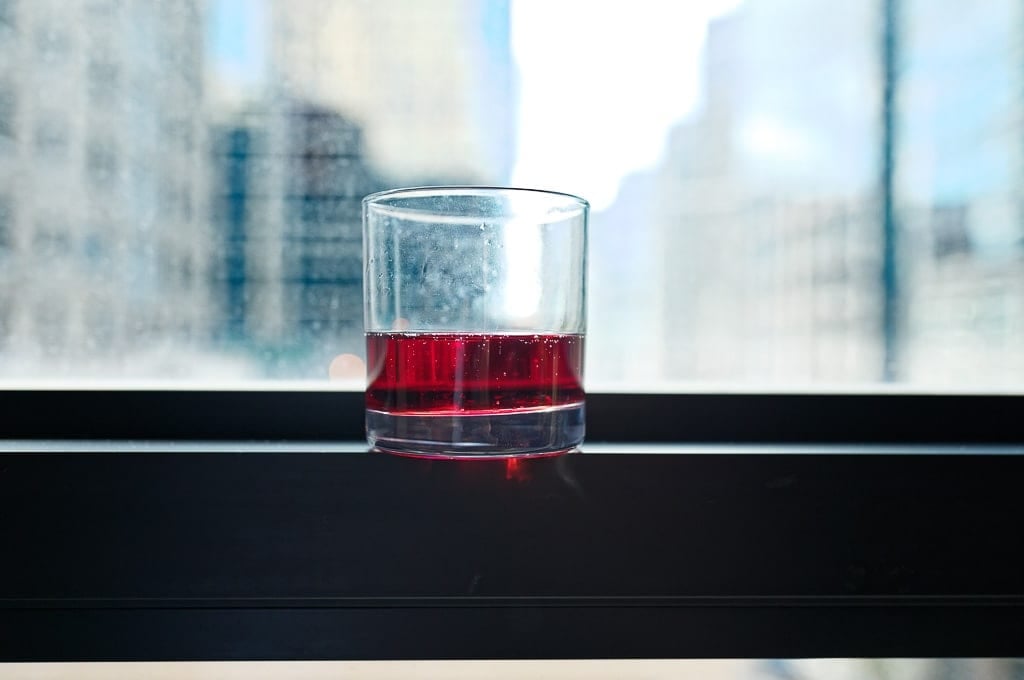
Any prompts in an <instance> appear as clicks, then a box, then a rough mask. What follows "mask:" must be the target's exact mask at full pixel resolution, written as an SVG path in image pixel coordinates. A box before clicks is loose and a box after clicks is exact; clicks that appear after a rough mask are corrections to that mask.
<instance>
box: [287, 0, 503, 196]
mask: <svg viewBox="0 0 1024 680" xmlns="http://www.w3.org/2000/svg"><path fill="white" fill-rule="evenodd" d="M271 7H272V11H271V17H272V18H271V22H270V23H271V26H272V29H271V41H272V47H271V58H270V63H271V68H270V71H271V73H270V78H271V81H272V83H273V87H277V88H280V90H281V91H282V92H284V93H286V94H288V95H289V96H296V97H300V98H304V99H307V100H310V101H316V102H318V103H319V104H322V105H325V106H329V107H331V108H333V109H335V110H337V111H342V112H345V115H346V116H348V117H350V118H351V119H352V120H353V122H355V123H356V124H358V125H360V126H362V127H363V129H364V130H365V132H366V153H367V157H368V158H369V160H370V161H371V162H372V163H373V164H374V165H375V166H376V167H378V168H380V169H381V170H382V171H383V172H385V173H386V174H387V175H388V176H389V177H391V178H392V179H393V181H394V182H395V183H397V184H417V183H424V182H437V181H458V182H463V183H505V182H507V181H508V179H509V175H510V173H511V168H512V164H513V161H514V152H515V148H516V134H515V130H516V122H515V121H516V116H517V110H516V109H517V96H516V91H517V90H516V76H515V66H514V62H513V58H512V53H511V46H510V40H509V30H510V29H509V21H510V20H509V2H508V0H431V1H430V2H406V1H405V0H352V1H349V2H343V3H336V2H324V0H271Z"/></svg>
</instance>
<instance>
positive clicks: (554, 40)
mask: <svg viewBox="0 0 1024 680" xmlns="http://www.w3.org/2000/svg"><path fill="white" fill-rule="evenodd" d="M738 4H739V0H624V1H621V2H604V1H601V0H599V1H588V0H513V4H512V50H513V53H514V56H515V58H516V61H517V62H518V65H519V77H520V111H519V132H518V135H519V149H518V155H517V164H516V168H515V171H514V173H513V178H512V183H513V184H514V185H517V186H532V187H540V188H549V189H558V190H561V191H568V192H570V193H575V194H579V195H581V196H583V197H584V198H586V199H587V200H589V201H590V202H591V204H592V206H593V207H594V209H595V210H600V209H602V208H605V207H607V206H608V205H609V204H610V203H611V202H612V201H613V200H614V199H615V194H616V191H617V189H618V185H619V182H620V180H621V179H622V178H623V177H624V176H625V175H627V174H629V173H630V172H633V171H635V170H639V169H642V168H645V167H649V166H651V165H653V164H655V163H656V162H657V160H658V158H659V156H660V154H661V150H662V147H663V145H664V142H665V137H666V134H667V133H668V131H669V129H670V128H671V127H672V125H673V124H674V123H676V122H678V121H679V120H680V119H681V118H683V117H684V116H685V115H686V114H687V113H688V112H690V111H691V110H692V109H693V107H694V105H695V104H696V103H697V97H698V93H699V87H700V59H701V50H702V48H703V44H704V36H705V32H706V30H707V24H708V21H709V20H710V19H711V18H713V17H715V16H718V15H720V14H723V13H724V12H726V11H728V10H729V9H732V8H734V7H736V6H737V5H738Z"/></svg>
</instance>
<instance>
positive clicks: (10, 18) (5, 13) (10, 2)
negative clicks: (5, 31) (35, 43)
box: [0, 0, 17, 28]
mask: <svg viewBox="0 0 1024 680" xmlns="http://www.w3.org/2000/svg"><path fill="white" fill-rule="evenodd" d="M16 2H17V0H0V27H4V28H14V26H15V21H14V12H15V10H16V9H17V8H16V7H15V3H16Z"/></svg>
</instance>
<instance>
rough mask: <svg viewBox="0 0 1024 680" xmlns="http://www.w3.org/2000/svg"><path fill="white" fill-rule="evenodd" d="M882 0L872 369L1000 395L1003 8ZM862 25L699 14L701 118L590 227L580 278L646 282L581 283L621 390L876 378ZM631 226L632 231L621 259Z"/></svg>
mask: <svg viewBox="0 0 1024 680" xmlns="http://www.w3.org/2000/svg"><path fill="white" fill-rule="evenodd" d="M893 6H894V8H895V9H896V12H895V22H896V23H895V25H894V26H893V29H894V35H895V40H896V44H895V49H896V55H897V64H898V69H897V74H898V75H897V80H896V81H895V82H893V83H891V84H892V86H893V87H894V88H895V92H896V96H895V102H896V115H895V129H894V130H893V133H894V139H895V140H896V144H895V153H894V157H893V158H894V165H895V177H896V181H895V183H894V187H893V188H894V196H895V205H894V206H893V213H894V215H895V222H896V233H897V236H898V238H897V244H896V247H897V257H898V260H897V271H898V274H899V276H898V278H897V281H896V284H897V286H896V291H894V292H895V299H896V303H897V305H898V308H897V317H898V327H896V328H894V329H892V331H893V332H894V334H895V337H896V347H897V356H896V359H897V360H898V365H897V366H896V367H895V374H894V377H895V379H897V380H900V381H908V382H912V383H915V384H929V383H935V382H937V381H941V382H945V383H946V384H977V383H979V382H983V383H986V384H992V383H1006V384H1016V385H1019V384H1020V380H1021V378H1022V376H1024V348H1022V346H1021V344H1020V342H1019V338H1020V336H1021V333H1022V332H1024V266H1022V264H1024V257H1022V224H1024V222H1022V213H1021V211H1022V210H1024V207H1022V206H1024V200H1022V198H1024V197H1022V196H1021V192H1020V187H1021V186H1022V180H1024V173H1022V169H1024V163H1022V160H1021V159H1022V153H1024V97H1022V96H1021V94H1020V93H1021V92H1024V71H1021V69H1020V64H1021V63H1024V62H1022V58H1024V28H1022V27H1024V7H1022V6H1021V5H1020V4H1019V3H1015V2H1012V1H1011V0H999V1H998V2H995V3H992V4H991V5H986V11H985V12H982V13H977V12H972V10H971V9H970V8H969V7H967V6H964V5H962V4H959V3H955V2H943V3H931V2H926V1H925V0H908V1H905V2H895V0H893ZM883 22H884V14H883V3H875V4H870V3H869V4H864V3H852V4H849V3H848V4H845V5H841V6H837V5H833V4H830V3H821V2H815V1H814V0H749V1H748V2H746V3H744V4H742V5H741V6H739V7H738V8H737V9H736V10H735V11H734V12H733V13H731V14H730V15H728V16H726V17H723V18H721V19H719V20H716V21H715V22H713V23H712V24H711V26H710V28H709V33H708V37H707V43H706V49H705V79H704V98H703V101H702V103H701V106H700V107H699V109H698V110H697V111H696V112H695V114H694V115H692V116H691V117H690V118H689V119H688V120H686V121H685V122H683V123H682V124H680V125H679V126H677V128H676V129H675V130H674V131H673V133H672V135H671V137H670V139H669V140H668V142H667V144H666V148H665V152H664V156H663V159H662V161H661V162H660V164H659V165H658V167H657V168H655V169H654V171H653V172H652V173H645V174H641V175H635V176H633V177H631V178H629V179H627V180H626V182H624V184H623V189H622V191H621V192H620V196H619V199H618V200H617V202H616V205H614V206H613V207H612V208H611V209H610V210H608V211H606V212H605V213H603V214H599V215H597V216H595V220H594V227H595V228H594V234H593V236H594V239H593V243H594V250H595V252H594V259H595V261H597V262H602V263H604V264H602V267H601V271H602V275H603V274H604V272H606V271H607V270H606V269H604V267H605V266H611V267H614V266H615V262H619V263H622V262H623V257H625V258H626V259H629V258H630V257H632V259H633V260H635V261H636V262H638V263H640V266H641V267H642V269H643V271H646V272H651V273H652V278H655V279H656V280H658V281H660V282H662V286H661V287H660V288H654V287H651V286H644V284H643V283H642V282H636V281H634V282H631V281H629V280H628V278H627V277H624V276H616V277H615V280H616V284H615V286H611V285H609V284H607V283H606V282H602V281H595V282H594V284H593V285H592V291H593V292H594V304H593V306H592V308H594V309H595V310H596V311H595V314H594V315H593V316H592V319H593V320H594V322H595V323H594V325H595V326H598V327H601V328H607V329H612V328H614V329H615V330H616V332H618V333H622V334H625V335H627V336H630V339H629V341H628V342H627V343H625V345H626V346H629V347H636V348H637V350H636V352H635V354H636V356H637V360H636V361H635V362H633V363H634V364H635V366H636V367H635V368H634V369H628V370H627V373H626V377H627V378H639V379H641V381H642V380H644V379H648V380H650V379H654V380H657V379H659V378H660V379H669V380H670V381H679V380H711V381H718V380H725V381H737V380H742V381H748V382H752V383H754V384H768V383H783V384H808V383H811V382H814V383H829V382H834V383H844V382H856V381H868V382H872V381H879V380H882V379H884V378H885V376H886V375H887V373H886V367H885V362H886V355H885V349H884V331H885V329H884V328H883V324H884V320H883V305H884V296H885V295H886V294H887V291H886V290H885V283H884V280H883V274H882V252H883V239H884V235H883V229H882V220H883V217H882V216H883V213H882V210H883V200H884V198H883V194H882V191H881V182H882V170H881V163H882V159H883V154H882V143H883V134H882V133H883V129H882V125H883V119H882V115H881V112H882V101H881V96H882V92H883V86H884V85H885V83H884V80H883V78H884V76H883V65H882V54H881V44H882V29H883V27H884V23H883ZM965 31H966V33H965ZM966 34H970V35H971V36H972V38H971V40H963V39H961V38H960V36H962V35H966ZM631 224H649V226H650V228H651V231H652V233H650V234H646V235H644V236H639V238H642V239H644V240H645V241H647V243H646V244H645V246H644V249H643V250H640V251H637V252H636V253H635V254H633V255H630V252H631V248H630V246H629V245H625V244H624V243H623V242H624V241H626V240H630V241H632V240H633V239H634V238H637V236H635V234H636V231H635V230H630V229H629V225H631ZM623 254H624V255H623ZM890 293H892V291H890ZM620 298H622V299H620ZM630 299H633V300H643V301H644V306H650V307H649V309H648V310H647V312H646V313H645V312H643V311H640V310H639V309H637V306H635V305H634V306H630V305H629V304H628V300H630ZM650 309H657V310H658V311H657V313H656V314H651V313H650ZM637 323H639V324H640V327H639V328H637V327H635V326H634V324H637ZM623 328H626V330H621V329H623ZM634 336H635V337H634ZM652 336H653V337H654V338H656V339H655V340H652ZM605 344H608V343H605ZM600 347H601V345H598V346H597V347H594V348H593V349H594V350H595V352H598V351H599V350H600ZM611 349H612V351H614V349H613V348H611ZM602 356H603V355H595V354H594V353H592V354H591V360H592V362H594V363H602V362H604V361H606V359H605V358H602ZM609 356H610V355H609ZM628 361H629V360H627V362H628ZM954 363H955V364H956V365H952V364H954ZM652 365H653V366H659V367H660V370H657V369H655V370H652V369H651V368H650V367H651V366H652ZM645 367H647V368H645ZM645 371H646V374H645Z"/></svg>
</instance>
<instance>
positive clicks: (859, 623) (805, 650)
mask: <svg viewBox="0 0 1024 680" xmlns="http://www.w3.org/2000/svg"><path fill="white" fill-rule="evenodd" d="M0 630H4V631H5V634H4V636H3V637H0V659H2V660H3V661H142V660H145V661H210V660H227V661H231V660H283V659H288V660H322V659H333V660H360V659H381V660H400V659H421V660H426V659H577V658H579V659H586V658H599V659H608V658H618V659H630V658H637V659H642V658H799V657H936V656H956V657H1012V656H1021V655H1022V654H1024V649H1022V639H1021V638H1022V633H1021V631H1022V630H1024V608H1021V607H1006V608H994V607H973V606H950V607H925V608H922V607H883V608H877V607H876V608H871V607H867V608H866V607H842V606H823V607H755V608H745V609H740V610H737V609H735V608H729V607H710V608H708V607H628V608H623V607H513V608H501V607H499V608H493V607H490V608H486V607H485V608H478V607H445V608H431V607H420V608H377V609H373V608H370V609H366V608H358V609H312V608H302V609H245V610H240V609H162V610H160V609H137V610H77V611H70V610H64V611H61V612H43V611H10V610H7V611H2V610H0Z"/></svg>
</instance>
